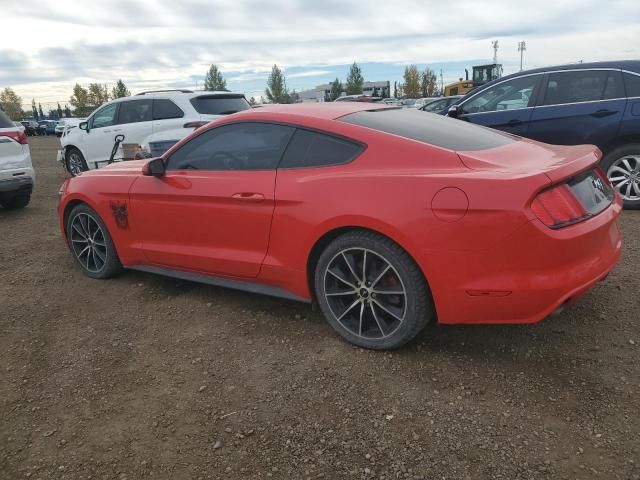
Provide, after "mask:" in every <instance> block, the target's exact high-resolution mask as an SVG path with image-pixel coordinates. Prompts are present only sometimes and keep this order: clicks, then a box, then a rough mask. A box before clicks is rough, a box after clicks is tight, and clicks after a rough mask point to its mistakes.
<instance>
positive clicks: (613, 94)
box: [602, 70, 624, 100]
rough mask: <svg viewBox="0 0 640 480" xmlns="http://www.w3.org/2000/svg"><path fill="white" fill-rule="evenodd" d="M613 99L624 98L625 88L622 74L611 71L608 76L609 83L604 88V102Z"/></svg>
mask: <svg viewBox="0 0 640 480" xmlns="http://www.w3.org/2000/svg"><path fill="white" fill-rule="evenodd" d="M613 98H624V87H623V86H622V73H621V72H620V71H619V70H610V71H609V75H608V76H607V83H606V84H605V86H604V94H603V95H602V99H603V100H610V99H613Z"/></svg>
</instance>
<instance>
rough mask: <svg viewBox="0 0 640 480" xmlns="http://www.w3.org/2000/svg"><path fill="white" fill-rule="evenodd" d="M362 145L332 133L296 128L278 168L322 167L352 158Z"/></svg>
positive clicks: (345, 161)
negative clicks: (326, 133)
mask: <svg viewBox="0 0 640 480" xmlns="http://www.w3.org/2000/svg"><path fill="white" fill-rule="evenodd" d="M361 151H362V146H361V145H358V144H357V143H353V142H349V141H347V140H343V139H341V138H337V137H334V136H332V135H325V134H323V133H317V132H311V131H309V130H301V129H298V130H296V133H295V134H294V135H293V138H292V139H291V142H290V143H289V146H288V147H287V151H286V152H285V154H284V158H283V159H282V162H280V168H301V167H322V166H326V165H339V164H341V163H347V162H350V161H351V160H353V159H354V158H355V157H356V156H357V155H358V154H359V153H360V152H361Z"/></svg>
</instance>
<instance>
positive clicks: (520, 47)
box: [518, 40, 527, 71]
mask: <svg viewBox="0 0 640 480" xmlns="http://www.w3.org/2000/svg"><path fill="white" fill-rule="evenodd" d="M526 49H527V44H526V43H525V42H524V40H523V41H521V42H518V51H519V52H520V71H522V57H523V55H524V51H525V50H526Z"/></svg>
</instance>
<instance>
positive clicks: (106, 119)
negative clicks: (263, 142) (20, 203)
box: [58, 90, 251, 175]
mask: <svg viewBox="0 0 640 480" xmlns="http://www.w3.org/2000/svg"><path fill="white" fill-rule="evenodd" d="M250 108H251V106H250V105H249V102H247V100H246V98H245V97H244V95H243V94H241V93H230V92H205V91H201V92H192V91H191V90H164V91H154V92H144V93H139V94H138V95H135V96H132V97H125V98H118V99H116V100H112V101H111V102H108V103H105V104H104V105H102V106H101V107H100V108H98V109H97V110H96V111H95V112H93V113H92V114H91V115H90V116H89V117H88V118H87V120H86V121H85V122H82V123H80V125H79V126H78V128H74V129H73V130H69V131H67V133H66V134H65V135H64V136H63V137H62V138H61V142H60V143H61V144H62V149H61V150H60V151H59V152H58V161H60V162H62V163H64V165H65V167H66V169H67V170H68V171H69V173H71V175H77V174H78V173H80V172H83V171H85V170H89V169H93V168H99V167H100V166H102V165H105V164H106V162H107V161H108V160H109V157H110V156H111V151H112V150H113V146H114V143H115V141H116V140H115V139H116V136H119V135H123V136H124V139H123V140H122V143H123V144H138V145H140V144H142V143H143V142H144V141H145V139H147V138H148V137H150V136H151V135H154V134H158V133H161V132H164V131H167V130H183V131H184V135H183V136H186V135H188V134H189V133H191V132H192V131H193V130H194V129H195V128H198V127H199V126H201V125H203V124H205V123H207V122H210V121H211V120H215V119H216V118H218V117H220V116H222V115H228V114H231V113H235V112H239V111H241V110H248V109H250ZM181 138H182V137H181ZM177 140H180V138H177Z"/></svg>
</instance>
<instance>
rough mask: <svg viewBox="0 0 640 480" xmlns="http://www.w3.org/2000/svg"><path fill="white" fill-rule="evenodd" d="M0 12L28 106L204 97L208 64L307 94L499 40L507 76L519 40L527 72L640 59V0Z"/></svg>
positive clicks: (104, 6)
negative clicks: (154, 90)
mask: <svg viewBox="0 0 640 480" xmlns="http://www.w3.org/2000/svg"><path fill="white" fill-rule="evenodd" d="M2 3H3V5H2V7H0V10H1V11H2V20H3V22H2V24H3V43H2V44H1V45H0V88H1V87H3V86H5V85H9V86H12V87H14V88H15V89H16V91H18V93H19V94H21V95H22V96H23V98H25V101H26V99H30V98H31V97H37V99H40V98H42V99H43V100H42V101H48V100H51V101H53V100H64V99H66V98H68V95H69V94H70V90H71V86H72V85H73V84H74V83H75V82H81V83H88V82H90V81H98V82H102V83H104V82H114V81H115V80H116V79H118V78H123V79H124V80H125V82H127V83H128V84H131V85H134V86H136V88H139V89H143V88H149V87H156V86H163V85H177V84H181V85H184V86H194V84H195V78H202V77H204V73H205V72H206V69H207V67H208V65H209V64H210V63H217V64H218V65H219V66H220V67H221V68H222V70H223V72H229V74H228V75H227V80H228V82H229V84H230V87H231V88H234V89H236V90H246V91H248V92H256V93H257V92H259V91H260V90H261V89H262V88H264V87H263V85H264V82H265V81H266V78H267V76H268V73H269V71H270V69H271V67H272V65H273V64H274V63H277V64H278V65H279V66H281V67H283V68H284V69H285V72H286V75H287V78H288V79H291V80H292V81H291V82H290V83H291V84H292V85H293V84H294V83H295V85H294V86H295V88H298V89H300V88H303V87H308V86H312V85H314V84H315V83H314V79H313V77H320V76H323V75H329V74H332V75H333V77H335V73H334V72H333V71H332V70H330V66H333V65H346V64H350V63H351V62H353V61H354V60H355V61H358V62H359V63H366V62H382V63H389V64H405V63H421V64H424V63H429V64H433V63H447V62H470V61H474V60H489V59H490V58H491V48H490V41H491V40H493V39H499V41H500V45H501V46H500V50H499V58H500V60H501V61H502V63H504V64H505V71H508V68H509V66H512V67H513V66H514V65H517V64H518V63H519V55H518V52H517V49H516V46H517V42H518V41H520V40H526V41H527V52H526V54H525V65H526V66H528V67H534V66H542V65H548V64H559V63H567V62H573V61H578V60H585V61H589V60H603V59H612V58H634V57H635V58H638V57H640V46H639V44H638V42H637V39H638V38H640V24H639V23H638V22H637V19H638V14H639V11H638V3H637V0H611V1H608V2H607V3H606V4H603V3H602V2H600V1H597V0H564V1H562V2H558V1H553V0H538V1H536V2H535V4H530V3H529V4H523V3H521V2H514V1H507V0H505V1H499V0H484V1H482V2H479V1H477V0H449V1H447V2H442V1H441V0H396V1H394V2H393V4H392V5H390V4H389V2H388V1H387V0H373V1H370V2H368V3H367V4H363V3H362V2H356V1H343V0H324V1H321V2H318V1H317V0H298V1H288V0H271V1H270V2H268V5H265V2H261V1H259V0H237V1H235V2H228V1H225V0H182V1H180V2H158V1H154V0H137V1H136V2H131V1H127V0H100V1H99V2H86V1H84V0H46V1H42V0H40V1H37V0H21V1H19V2H18V1H11V2H2ZM4 3H6V4H4ZM25 32H29V34H25ZM296 66H298V67H302V68H298V69H296V68H294V67H296ZM309 66H312V67H309ZM469 66H470V64H469ZM325 67H326V68H325ZM458 69H459V68H458ZM298 70H299V71H298ZM365 74H366V72H365ZM458 75H459V73H458V71H457V70H456V72H452V73H451V74H450V76H453V77H455V76H458ZM389 80H394V79H393V78H389ZM309 82H310V84H308V83H309ZM258 84H261V85H258ZM45 97H46V98H47V100H44V99H45Z"/></svg>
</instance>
